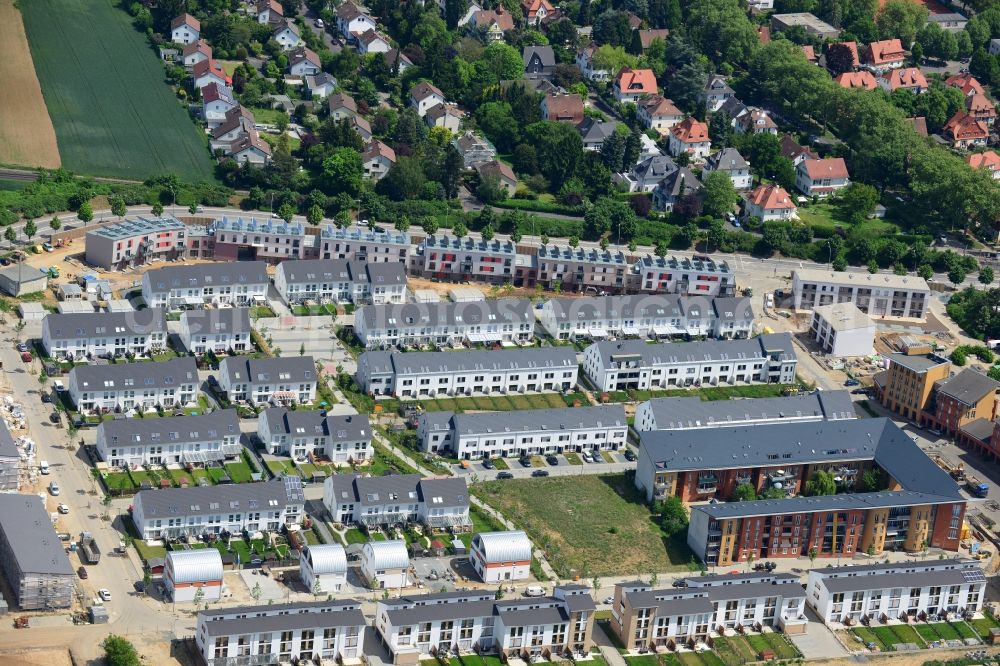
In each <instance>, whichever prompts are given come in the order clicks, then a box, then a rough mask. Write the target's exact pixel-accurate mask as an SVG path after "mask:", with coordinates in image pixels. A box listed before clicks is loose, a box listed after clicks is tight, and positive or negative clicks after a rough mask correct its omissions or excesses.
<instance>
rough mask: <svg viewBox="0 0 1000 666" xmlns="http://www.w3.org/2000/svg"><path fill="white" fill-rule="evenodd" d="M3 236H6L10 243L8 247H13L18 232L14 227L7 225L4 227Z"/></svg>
mask: <svg viewBox="0 0 1000 666" xmlns="http://www.w3.org/2000/svg"><path fill="white" fill-rule="evenodd" d="M3 237H4V239H5V240H6V241H7V243H8V245H7V247H8V248H13V247H14V241H16V240H17V232H16V231H14V227H7V228H6V229H4V231H3Z"/></svg>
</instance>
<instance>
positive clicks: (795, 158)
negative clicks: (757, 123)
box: [779, 134, 819, 166]
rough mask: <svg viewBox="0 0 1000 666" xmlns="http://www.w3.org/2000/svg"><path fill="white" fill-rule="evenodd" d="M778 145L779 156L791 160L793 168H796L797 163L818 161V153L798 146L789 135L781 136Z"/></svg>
mask: <svg viewBox="0 0 1000 666" xmlns="http://www.w3.org/2000/svg"><path fill="white" fill-rule="evenodd" d="M779 145H780V147H781V156H782V157H784V158H786V159H789V160H791V162H792V164H794V165H795V166H798V165H799V162H801V161H802V160H818V159H819V154H818V153H816V152H815V151H813V150H812V149H811V148H807V147H805V146H800V145H799V144H798V143H796V141H795V139H793V138H792V137H791V135H790V134H785V135H784V136H782V137H781V141H780V143H779Z"/></svg>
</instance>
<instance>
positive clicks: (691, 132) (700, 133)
mask: <svg viewBox="0 0 1000 666" xmlns="http://www.w3.org/2000/svg"><path fill="white" fill-rule="evenodd" d="M670 133H671V134H673V135H674V136H675V137H676V138H677V140H678V141H681V142H683V143H701V142H703V141H708V125H706V124H705V123H703V122H701V121H699V120H695V119H694V118H690V117H689V118H685V119H684V120H682V121H681V122H680V123H678V124H676V125H674V126H673V127H672V128H671V130H670Z"/></svg>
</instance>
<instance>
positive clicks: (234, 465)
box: [225, 462, 253, 483]
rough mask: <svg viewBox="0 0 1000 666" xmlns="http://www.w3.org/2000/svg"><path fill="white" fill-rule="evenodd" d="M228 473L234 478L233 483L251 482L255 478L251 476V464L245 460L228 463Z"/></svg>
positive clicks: (226, 465)
mask: <svg viewBox="0 0 1000 666" xmlns="http://www.w3.org/2000/svg"><path fill="white" fill-rule="evenodd" d="M225 467H226V474H228V475H229V478H230V479H232V480H233V483H250V481H252V480H253V478H252V477H251V476H250V474H251V472H250V466H249V465H247V464H246V463H245V462H231V463H226V464H225Z"/></svg>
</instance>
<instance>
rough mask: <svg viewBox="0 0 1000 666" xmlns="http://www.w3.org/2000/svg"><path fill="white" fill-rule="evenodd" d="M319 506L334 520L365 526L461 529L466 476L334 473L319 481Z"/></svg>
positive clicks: (464, 519) (465, 525)
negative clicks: (424, 476) (320, 502)
mask: <svg viewBox="0 0 1000 666" xmlns="http://www.w3.org/2000/svg"><path fill="white" fill-rule="evenodd" d="M323 504H324V505H325V506H326V508H327V510H328V511H329V512H330V515H331V516H333V520H334V521H335V522H338V523H344V524H351V523H357V524H359V525H365V526H366V527H376V526H380V525H396V524H398V523H422V524H424V525H427V526H428V527H432V528H449V529H455V530H465V529H469V528H471V527H472V521H471V520H470V519H469V490H468V488H467V487H466V485H465V479H461V478H456V477H450V478H439V479H423V478H421V477H420V475H419V474H397V475H393V476H369V477H363V476H359V475H356V474H334V475H332V476H330V477H329V478H328V479H327V480H326V482H325V483H324V484H323Z"/></svg>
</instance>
